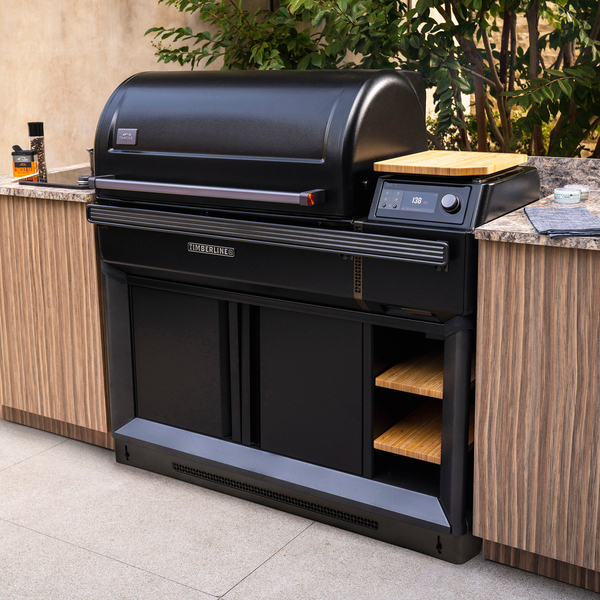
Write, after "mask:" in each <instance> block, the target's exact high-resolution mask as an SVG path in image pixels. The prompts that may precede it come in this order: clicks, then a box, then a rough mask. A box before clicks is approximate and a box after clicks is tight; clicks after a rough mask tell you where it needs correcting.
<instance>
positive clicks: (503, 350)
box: [474, 241, 600, 571]
mask: <svg viewBox="0 0 600 600" xmlns="http://www.w3.org/2000/svg"><path fill="white" fill-rule="evenodd" d="M479 252H480V254H479V261H480V262H479V297H478V327H477V332H478V333H477V373H476V412H475V431H476V434H475V435H476V437H475V497H474V533H475V535H477V536H480V537H483V538H484V539H486V540H489V541H490V542H495V543H497V544H502V545H504V546H508V547H511V548H514V549H519V550H522V551H526V552H530V553H533V554H535V555H539V556H542V557H548V558H550V559H554V560H556V561H561V562H564V563H568V564H569V565H575V566H578V567H582V568H584V569H590V570H592V571H599V570H600V514H599V513H600V252H597V251H590V250H577V249H570V248H558V247H548V246H533V245H526V244H513V243H503V242H491V241H480V244H479Z"/></svg>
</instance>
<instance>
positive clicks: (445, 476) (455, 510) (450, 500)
mask: <svg viewBox="0 0 600 600" xmlns="http://www.w3.org/2000/svg"><path fill="white" fill-rule="evenodd" d="M472 350H473V331H472V330H471V329H463V330H461V331H458V332H456V333H454V334H452V335H451V336H449V337H447V338H446V340H445V342H444V399H443V409H442V463H441V480H440V500H441V503H442V507H443V508H444V510H445V511H446V516H447V517H448V520H449V521H450V525H451V527H452V535H462V534H464V533H467V522H466V517H465V513H466V505H467V492H468V488H469V475H468V473H469V469H468V459H469V447H468V443H469V439H468V436H469V398H470V393H471V353H472Z"/></svg>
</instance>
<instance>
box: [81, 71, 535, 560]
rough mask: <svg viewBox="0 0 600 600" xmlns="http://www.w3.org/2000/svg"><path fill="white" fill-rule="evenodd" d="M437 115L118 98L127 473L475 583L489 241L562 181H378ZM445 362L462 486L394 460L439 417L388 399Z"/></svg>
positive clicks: (103, 175) (318, 90)
mask: <svg viewBox="0 0 600 600" xmlns="http://www.w3.org/2000/svg"><path fill="white" fill-rule="evenodd" d="M423 106H424V93H423V88H422V85H421V83H420V79H419V78H418V76H416V75H415V74H413V73H405V72H398V71H396V72H394V71H336V72H326V71H309V72H295V71H294V72H201V73H160V74H158V73H144V74H140V75H136V76H134V77H132V78H130V79H128V80H127V81H126V82H124V83H123V84H122V85H121V86H120V87H119V88H118V89H117V90H116V91H115V93H114V94H113V95H112V97H111V98H110V100H109V101H108V103H107V105H106V107H105V109H104V112H103V113H102V116H101V118H100V121H99V124H98V129H97V133H96V141H95V177H92V178H91V179H90V186H91V187H94V186H95V189H96V204H92V205H90V206H89V208H88V219H89V221H90V222H92V223H96V224H97V225H98V235H99V243H100V251H101V257H102V272H103V277H104V292H105V300H106V302H105V304H106V326H107V340H108V365H109V384H110V402H111V419H112V426H113V435H114V438H115V441H116V456H117V461H119V462H121V463H125V464H129V465H132V466H136V467H140V468H143V469H148V470H150V471H154V472H157V473H162V474H164V475H168V476H169V477H175V478H178V479H181V480H184V481H187V482H190V483H195V484H198V485H202V486H205V487H208V488H211V489H214V490H218V491H221V492H225V493H228V494H232V495H235V496H238V497H240V498H244V499H247V500H251V501H254V502H259V503H261V504H265V505H267V506H271V507H274V508H278V509H281V510H286V511H288V512H291V513H294V514H298V515H301V516H304V517H307V518H309V519H315V520H318V521H322V522H324V523H328V524H330V525H335V526H338V527H342V528H345V529H348V530H350V531H354V532H356V533H360V534H363V535H367V536H371V537H374V538H377V539H380V540H384V541H387V542H391V543H394V544H399V545H401V546H406V547H409V548H413V549H415V550H418V551H420V552H423V553H426V554H430V555H432V556H436V557H440V558H442V559H445V560H448V561H451V562H456V563H462V562H464V561H466V560H468V559H469V558H471V557H472V556H473V555H474V554H476V553H477V552H478V551H479V543H478V540H477V539H476V538H474V537H473V536H472V535H471V534H470V520H469V515H470V509H471V497H472V494H471V490H472V470H471V464H472V458H471V457H470V453H469V449H468V422H469V405H470V403H471V402H472V398H473V390H472V385H471V380H470V379H471V378H470V371H471V357H472V354H473V349H474V348H473V347H474V315H473V313H474V309H475V299H476V254H477V253H476V246H475V242H474V238H473V230H474V228H475V227H476V226H477V225H479V224H481V223H484V222H486V221H488V220H490V219H491V218H495V217H497V216H499V215H501V214H504V213H506V212H508V211H510V210H513V209H514V208H517V207H519V206H522V205H524V204H527V203H529V202H531V201H533V200H535V199H537V197H538V188H539V181H538V177H537V173H536V172H535V171H534V170H532V169H526V168H516V169H513V170H510V171H506V172H503V173H500V174H499V175H496V176H493V177H488V178H483V179H457V178H453V179H452V180H449V179H443V178H428V179H424V178H418V177H395V176H385V177H382V178H379V179H378V178H377V175H376V174H375V172H374V171H373V162H374V161H378V160H381V159H387V158H391V157H394V156H400V155H403V154H408V153H413V152H419V151H423V150H425V149H426V131H425V125H424V110H423ZM443 197H446V200H444V203H443V204H444V205H445V208H444V206H442V201H441V199H442V198H443ZM448 197H449V198H450V201H448ZM390 199H391V200H390ZM414 199H420V200H421V203H420V205H416V206H415V204H414V203H413V200H414ZM386 200H387V201H386ZM457 203H458V206H457ZM428 353H434V354H435V353H438V354H439V353H442V354H443V363H442V364H443V367H442V368H443V399H441V400H437V401H434V402H438V403H439V407H438V408H439V409H440V410H441V414H442V432H441V464H439V465H438V464H435V463H430V462H426V461H423V460H418V459H416V458H412V457H409V456H402V455H398V454H395V453H392V452H387V451H382V450H376V449H375V448H374V440H375V439H376V438H377V437H378V436H380V435H381V434H382V433H384V432H385V431H386V430H388V429H389V428H390V427H392V426H393V425H394V424H395V423H396V422H399V421H401V420H402V419H403V418H406V417H407V415H409V414H411V413H412V412H413V411H414V410H416V409H418V408H419V407H420V406H421V405H422V404H423V402H424V401H427V402H432V400H431V398H425V397H423V396H422V395H419V394H412V393H407V392H402V391H397V390H390V389H385V388H381V387H379V386H376V385H375V378H376V376H378V375H380V374H381V373H384V372H385V371H386V370H387V369H389V368H390V367H391V366H393V365H394V364H396V363H398V362H401V361H406V360H408V361H410V360H411V359H413V358H416V357H419V356H421V355H425V354H428ZM174 510H176V507H174Z"/></svg>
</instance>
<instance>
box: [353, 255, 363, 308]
mask: <svg viewBox="0 0 600 600" xmlns="http://www.w3.org/2000/svg"><path fill="white" fill-rule="evenodd" d="M354 297H355V298H357V297H358V298H361V299H362V256H355V257H354Z"/></svg>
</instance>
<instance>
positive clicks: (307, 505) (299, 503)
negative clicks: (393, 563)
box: [172, 463, 379, 531]
mask: <svg viewBox="0 0 600 600" xmlns="http://www.w3.org/2000/svg"><path fill="white" fill-rule="evenodd" d="M172 466H173V471H176V472H177V473H183V474H184V475H189V476H191V477H197V478H198V479H204V480H205V481H210V482H212V483H218V484H219V485H225V486H227V487H230V488H234V489H236V490H240V491H242V492H246V493H248V494H254V495H255V496H260V497H261V498H268V499H269V500H276V501H277V502H282V503H283V504H288V505H290V506H296V507H297V508H302V509H304V510H309V511H311V512H314V513H318V514H320V515H324V516H326V517H331V518H332V519H338V520H339V521H344V522H345V523H352V524H353V525H360V526H361V527H367V528H368V529H373V530H375V531H377V529H378V528H379V523H377V521H372V520H371V519H363V518H362V517H357V516H356V515H352V514H350V513H347V512H342V511H340V510H333V509H331V508H327V507H326V506H322V505H321V504H315V503H314V502H305V501H304V500H299V499H298V498H294V497H292V496H286V495H285V494H278V493H277V492H272V491H270V490H267V489H265V488H261V487H257V486H255V485H248V484H247V483H242V482H241V481H236V480H235V479H229V478H227V477H221V476H220V475H213V474H212V473H207V472H206V471H199V470H198V469H192V468H191V467H185V466H184V465H180V464H177V463H172Z"/></svg>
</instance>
